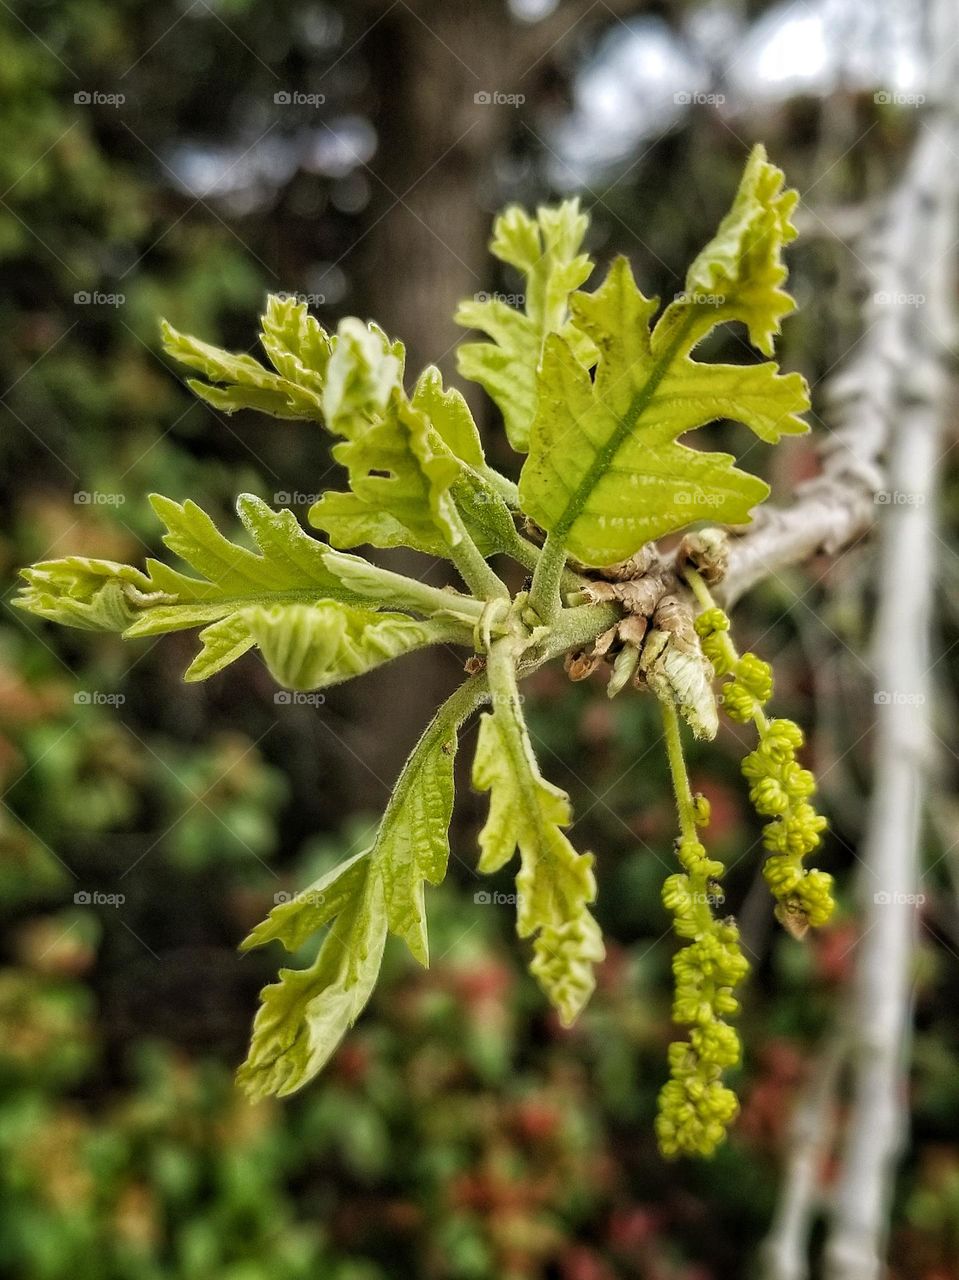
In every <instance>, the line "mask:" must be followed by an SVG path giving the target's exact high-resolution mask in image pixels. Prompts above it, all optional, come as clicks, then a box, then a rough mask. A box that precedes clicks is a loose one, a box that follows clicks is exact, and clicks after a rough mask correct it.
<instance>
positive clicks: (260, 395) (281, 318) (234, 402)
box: [160, 296, 334, 421]
mask: <svg viewBox="0 0 959 1280" xmlns="http://www.w3.org/2000/svg"><path fill="white" fill-rule="evenodd" d="M160 331H161V335H162V338H163V349H164V351H165V352H166V353H167V355H169V356H171V357H172V358H173V359H174V360H177V361H179V363H180V364H184V365H186V367H187V368H188V369H195V370H197V372H199V373H202V374H203V376H204V378H206V379H208V381H206V382H203V381H201V380H200V379H198V378H191V379H189V380H188V384H187V385H188V386H189V387H190V389H191V391H193V392H194V393H195V394H196V395H197V396H199V398H200V399H201V400H205V401H206V402H207V404H210V405H212V406H213V407H214V408H215V409H219V410H220V411H221V412H223V413H235V412H236V411H237V409H257V410H259V412H261V413H268V414H271V415H272V416H273V417H275V418H306V419H310V420H312V421H316V420H317V419H318V418H319V416H320V411H321V404H322V390H323V381H324V375H325V371H326V367H327V364H328V362H329V359H330V354H331V351H332V347H333V344H334V339H332V338H331V337H330V336H329V335H328V334H327V332H326V330H325V329H323V327H322V326H321V325H320V324H319V322H318V321H317V320H315V319H314V318H313V317H312V316H311V315H310V314H309V313H308V311H307V308H306V306H305V304H303V303H300V302H296V301H295V300H294V299H285V298H280V297H276V296H271V297H269V298H268V299H267V306H266V313H265V315H264V316H262V317H261V340H262V343H263V347H264V350H265V351H266V353H267V355H268V356H269V358H270V361H271V363H272V364H273V367H274V369H275V370H276V372H275V373H274V372H272V371H271V370H269V369H267V368H266V367H265V366H264V365H262V364H261V363H260V362H259V360H256V359H254V357H253V356H250V355H238V354H235V353H233V352H229V351H224V350H222V348H220V347H214V346H211V345H210V343H208V342H201V341H200V340H199V338H193V337H190V336H189V335H188V334H185V333H180V332H179V331H178V330H177V329H174V327H173V326H172V325H171V324H169V323H168V322H167V321H166V320H164V321H163V322H162V323H161V326H160Z"/></svg>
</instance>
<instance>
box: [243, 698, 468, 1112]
mask: <svg viewBox="0 0 959 1280" xmlns="http://www.w3.org/2000/svg"><path fill="white" fill-rule="evenodd" d="M456 697H457V695H454V699H455V698H456ZM455 754H456V730H455V727H453V726H452V725H451V723H450V720H449V718H448V717H446V716H444V715H443V713H442V712H441V713H440V714H439V715H438V716H437V717H436V718H435V719H434V720H433V722H432V724H431V725H430V726H429V728H428V729H427V730H426V732H425V733H424V735H423V737H422V738H421V739H420V741H419V743H418V744H417V746H416V748H415V749H414V751H413V753H412V755H411V756H410V759H409V760H408V761H407V764H406V767H405V768H404V770H403V773H402V774H401V775H400V778H399V781H398V782H397V786H396V789H395V791H394V793H393V796H392V798H391V800H390V803H389V805H388V806H387V809H386V812H385V814H384V815H383V820H382V822H381V823H380V827H379V830H378V832H377V835H376V839H375V841H374V843H373V846H372V848H371V849H369V850H367V851H365V852H363V853H360V854H357V855H355V856H354V857H353V858H351V859H349V860H348V861H346V862H344V863H343V864H341V866H340V867H338V868H336V869H335V870H334V871H333V872H331V873H329V874H328V875H327V876H324V877H323V878H321V879H320V880H318V881H317V882H316V883H315V884H314V885H312V886H311V887H310V889H308V890H307V891H305V892H304V893H302V894H298V895H297V896H296V898H294V899H293V900H292V901H291V902H287V903H282V904H280V905H278V906H277V907H274V909H273V911H272V912H271V913H270V915H269V917H268V918H267V920H265V921H264V922H263V923H262V924H261V925H259V926H258V927H257V928H256V929H254V930H253V932H252V933H251V934H250V935H249V937H248V938H247V939H246V941H245V942H244V944H243V946H244V949H248V948H250V947H256V946H262V945H263V944H265V943H267V942H270V941H273V940H279V941H281V942H282V943H283V945H284V946H286V947H287V949H289V950H295V949H297V948H298V947H300V946H301V945H303V943H304V942H305V941H306V940H307V938H308V937H309V936H310V935H311V934H312V933H313V932H315V930H316V929H317V928H319V927H321V926H322V925H325V924H328V925H329V931H328V933H327V935H326V937H325V938H324V940H323V942H322V943H321V945H320V949H319V953H318V955H317V958H316V961H315V962H314V963H313V965H311V966H310V968H308V969H305V970H291V969H283V970H281V971H280V980H279V982H278V983H275V984H271V985H270V986H268V987H265V988H264V990H263V992H262V994H261V999H262V1005H261V1008H260V1010H259V1012H258V1013H257V1016H256V1020H255V1022H254V1026H253V1041H252V1044H251V1046H250V1052H249V1056H248V1058H247V1060H246V1062H245V1063H244V1065H243V1066H242V1067H241V1068H240V1071H239V1073H238V1077H237V1079H238V1082H239V1083H240V1084H241V1086H242V1087H243V1088H244V1089H246V1091H247V1092H248V1093H250V1094H251V1095H252V1096H253V1097H263V1096H265V1095H267V1094H271V1093H278V1094H281V1095H283V1094H288V1093H293V1092H294V1091H295V1090H297V1089H299V1088H301V1087H302V1086H303V1085H304V1084H306V1083H307V1082H308V1081H309V1080H310V1079H312V1078H313V1076H315V1075H316V1074H317V1072H318V1071H320V1070H321V1069H322V1068H323V1066H324V1065H325V1064H326V1062H327V1061H328V1060H329V1058H330V1056H331V1055H332V1054H333V1052H334V1050H335V1049H336V1047H337V1045H338V1044H339V1042H340V1040H341V1039H342V1037H343V1036H344V1035H345V1033H346V1031H347V1030H348V1029H349V1027H350V1026H352V1025H353V1023H354V1022H355V1021H356V1019H357V1017H358V1016H359V1014H360V1012H361V1011H362V1009H363V1007H364V1006H365V1005H366V1003H367V1001H368V1000H369V998H370V995H371V993H372V990H373V986H374V985H375V982H376V977H377V973H378V971H379V966H380V962H381V959H382V954H383V947H384V945H385V942H386V936H387V933H388V932H391V933H394V934H396V935H397V936H398V937H401V938H403V939H404V941H405V942H406V943H407V945H408V946H409V948H410V950H411V952H412V953H413V955H414V956H415V957H416V959H417V960H419V961H420V962H421V963H422V964H424V965H425V964H427V963H428V944H427V937H426V913H425V905H424V901H423V884H424V881H429V882H430V883H431V884H439V883H440V881H441V880H442V879H443V877H444V876H445V874H446V865H447V861H448V858H449V823H450V816H451V814H452V809H453V760H454V757H455Z"/></svg>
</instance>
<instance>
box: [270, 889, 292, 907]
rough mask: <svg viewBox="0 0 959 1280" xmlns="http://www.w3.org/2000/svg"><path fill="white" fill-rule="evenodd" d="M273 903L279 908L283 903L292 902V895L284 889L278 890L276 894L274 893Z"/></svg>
mask: <svg viewBox="0 0 959 1280" xmlns="http://www.w3.org/2000/svg"><path fill="white" fill-rule="evenodd" d="M273 901H274V902H275V903H276V905H277V906H281V905H282V904H283V903H284V902H292V901H293V894H292V893H287V891H286V890H285V889H280V890H279V891H278V892H277V893H274V895H273Z"/></svg>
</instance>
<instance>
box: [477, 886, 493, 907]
mask: <svg viewBox="0 0 959 1280" xmlns="http://www.w3.org/2000/svg"><path fill="white" fill-rule="evenodd" d="M473 901H474V902H475V903H476V905H477V906H478V907H488V906H489V904H490V903H491V902H492V901H493V898H492V895H491V894H490V892H489V890H487V889H480V890H479V891H478V892H476V893H474V894H473Z"/></svg>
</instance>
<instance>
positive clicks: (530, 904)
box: [473, 702, 605, 1026]
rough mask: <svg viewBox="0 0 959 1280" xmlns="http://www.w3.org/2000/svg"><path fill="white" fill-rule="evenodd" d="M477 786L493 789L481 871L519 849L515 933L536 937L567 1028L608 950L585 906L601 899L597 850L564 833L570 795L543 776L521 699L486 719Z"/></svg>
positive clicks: (538, 973)
mask: <svg viewBox="0 0 959 1280" xmlns="http://www.w3.org/2000/svg"><path fill="white" fill-rule="evenodd" d="M473 785H474V786H475V787H476V788H477V789H478V790H480V791H488V792H489V793H490V807H489V816H488V818H487V820H486V824H485V826H484V827H483V830H482V832H481V834H480V849H481V857H480V862H479V869H480V871H484V872H493V871H497V870H499V869H500V867H502V866H504V865H505V864H506V863H507V862H508V861H509V860H510V859H511V858H512V857H513V854H514V853H515V852H516V850H517V849H518V850H519V853H520V860H521V866H520V871H519V874H518V875H517V877H516V889H517V920H516V927H517V932H518V933H519V935H520V937H522V938H527V937H530V936H533V937H534V942H533V960H532V962H531V964H530V972H531V973H532V974H533V975H534V977H535V978H536V979H537V981H538V982H539V983H540V986H541V987H542V988H543V991H544V992H545V993H546V996H547V998H548V999H549V1001H550V1002H551V1004H553V1005H554V1007H555V1008H556V1009H557V1010H558V1011H559V1016H560V1020H561V1021H562V1023H563V1025H564V1026H570V1025H571V1024H572V1023H573V1022H574V1021H575V1020H576V1018H577V1016H578V1015H579V1013H580V1012H581V1010H582V1009H583V1007H584V1005H585V1004H586V1002H587V1001H588V1000H589V997H590V995H591V994H592V991H593V988H594V986H595V979H594V977H593V966H594V965H595V964H598V963H599V962H600V961H601V960H602V959H603V957H604V955H605V951H604V948H603V941H602V935H601V933H600V930H599V926H598V925H597V923H596V921H595V920H594V918H593V917H592V915H591V914H590V913H589V911H588V910H587V904H589V903H591V902H592V901H593V900H594V899H595V897H596V881H595V878H594V876H593V870H592V867H593V856H592V854H578V853H577V852H576V850H575V849H574V848H573V846H572V844H570V842H569V840H568V838H567V837H566V835H565V834H564V833H563V830H562V828H563V827H566V826H568V825H569V823H570V822H571V821H572V813H571V810H570V804H569V797H568V796H567V795H566V793H565V792H564V791H561V790H560V789H559V788H558V787H554V786H553V785H552V784H551V783H549V782H547V781H546V780H545V779H544V778H543V777H542V775H541V774H540V772H539V767H538V765H537V763H536V759H535V757H534V755H533V750H532V747H531V745H530V742H529V737H528V734H527V732H526V728H525V725H524V724H523V723H522V720H521V718H520V716H519V712H518V709H517V706H516V705H510V704H508V703H505V702H497V706H496V709H495V711H493V712H492V713H486V714H484V715H483V717H482V718H481V720H480V728H479V737H478V739H477V744H476V756H475V759H474V762H473Z"/></svg>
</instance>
